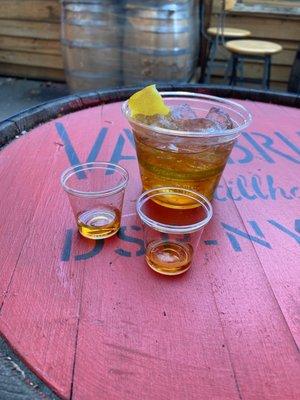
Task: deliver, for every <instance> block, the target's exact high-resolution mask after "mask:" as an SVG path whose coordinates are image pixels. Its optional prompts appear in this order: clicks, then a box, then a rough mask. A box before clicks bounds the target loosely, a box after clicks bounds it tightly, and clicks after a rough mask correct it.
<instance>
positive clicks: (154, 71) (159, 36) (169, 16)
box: [122, 0, 199, 85]
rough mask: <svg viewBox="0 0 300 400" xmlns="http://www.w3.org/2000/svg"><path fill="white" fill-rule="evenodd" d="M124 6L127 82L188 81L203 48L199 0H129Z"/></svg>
mask: <svg viewBox="0 0 300 400" xmlns="http://www.w3.org/2000/svg"><path fill="white" fill-rule="evenodd" d="M124 7H125V16H126V18H125V22H124V44H123V52H122V54H123V77H124V84H125V85H132V84H139V83H145V82H153V81H155V82H161V83H163V82H170V81H171V82H172V81H173V82H187V81H188V80H189V79H190V78H191V76H192V75H193V72H194V69H195V66H196V61H197V55H198V48H199V40H198V39H199V38H198V36H199V35H198V2H197V1H195V0H177V1H173V2H170V1H147V2H145V1H141V0H128V1H126V2H125V5H124Z"/></svg>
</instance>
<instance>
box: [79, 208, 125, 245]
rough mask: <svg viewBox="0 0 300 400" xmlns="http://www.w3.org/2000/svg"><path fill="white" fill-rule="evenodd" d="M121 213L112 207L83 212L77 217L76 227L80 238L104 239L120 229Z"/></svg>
mask: <svg viewBox="0 0 300 400" xmlns="http://www.w3.org/2000/svg"><path fill="white" fill-rule="evenodd" d="M120 220H121V213H120V211H119V210H118V209H116V208H113V207H105V208H102V209H94V210H88V211H84V212H82V213H79V214H78V215H77V226H78V230H79V232H80V233H81V235H82V236H84V237H86V238H89V239H105V238H108V237H110V236H113V235H114V234H115V233H117V232H118V230H119V228H120Z"/></svg>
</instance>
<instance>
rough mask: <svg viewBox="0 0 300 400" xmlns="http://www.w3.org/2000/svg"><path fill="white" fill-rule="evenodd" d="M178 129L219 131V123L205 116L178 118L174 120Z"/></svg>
mask: <svg viewBox="0 0 300 400" xmlns="http://www.w3.org/2000/svg"><path fill="white" fill-rule="evenodd" d="M176 127H177V129H178V130H182V131H191V132H207V133H211V132H215V131H219V130H220V127H219V125H218V124H217V123H216V122H214V121H211V120H210V119H207V118H193V119H180V120H177V121H176Z"/></svg>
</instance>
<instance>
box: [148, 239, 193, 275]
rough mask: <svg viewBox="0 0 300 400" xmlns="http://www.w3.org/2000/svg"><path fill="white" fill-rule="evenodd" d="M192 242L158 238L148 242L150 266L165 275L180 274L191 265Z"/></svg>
mask: <svg viewBox="0 0 300 400" xmlns="http://www.w3.org/2000/svg"><path fill="white" fill-rule="evenodd" d="M192 257H193V248H192V246H191V245H190V244H186V243H178V242H171V241H162V240H157V241H153V242H151V243H149V244H148V246H147V249H146V261H147V264H148V265H149V267H150V268H152V269H153V270H154V271H156V272H158V273H160V274H163V275H179V274H182V273H183V272H185V271H187V270H188V269H189V267H190V265H191V261H192Z"/></svg>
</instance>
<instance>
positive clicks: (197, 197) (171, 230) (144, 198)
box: [136, 186, 213, 234]
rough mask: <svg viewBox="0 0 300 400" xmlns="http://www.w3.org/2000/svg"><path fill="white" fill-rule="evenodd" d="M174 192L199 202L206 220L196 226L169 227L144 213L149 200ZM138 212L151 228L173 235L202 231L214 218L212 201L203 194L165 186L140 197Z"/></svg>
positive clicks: (137, 204)
mask: <svg viewBox="0 0 300 400" xmlns="http://www.w3.org/2000/svg"><path fill="white" fill-rule="evenodd" d="M164 191H170V192H169V193H168V192H167V193H164ZM171 191H172V192H171ZM174 192H176V194H177V195H180V196H185V197H189V198H190V199H193V200H196V201H198V202H199V204H200V205H201V206H202V207H203V208H204V209H205V211H206V217H205V218H204V219H202V220H201V221H199V222H196V223H195V224H190V225H169V224H164V223H161V222H157V221H154V220H153V219H151V218H149V217H148V216H147V215H146V214H145V213H144V212H143V211H142V206H143V205H144V204H145V203H146V202H147V201H148V200H150V199H151V198H152V197H154V196H159V195H163V194H164V195H168V194H170V195H174ZM136 211H137V213H138V216H139V217H140V219H141V220H142V222H144V223H145V224H146V225H148V226H149V227H150V228H152V229H154V230H157V231H159V232H163V233H173V234H179V233H193V232H196V231H198V230H200V229H201V228H203V227H204V226H205V225H207V224H208V222H209V221H210V220H211V218H212V216H213V208H212V205H211V203H210V201H209V200H208V199H207V198H206V197H205V196H204V195H203V194H201V193H198V192H196V191H193V190H190V189H185V188H180V187H175V186H164V187H158V188H154V189H149V190H146V191H145V192H143V193H142V194H141V195H140V196H139V198H138V199H137V201H136Z"/></svg>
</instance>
